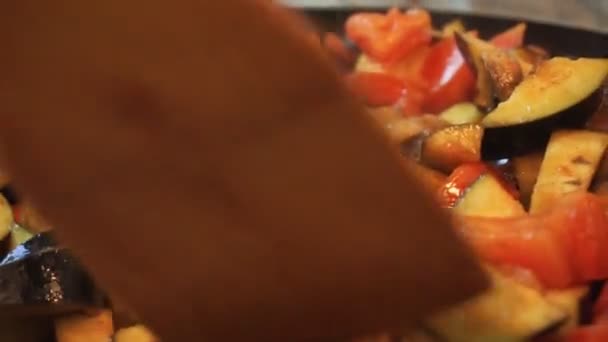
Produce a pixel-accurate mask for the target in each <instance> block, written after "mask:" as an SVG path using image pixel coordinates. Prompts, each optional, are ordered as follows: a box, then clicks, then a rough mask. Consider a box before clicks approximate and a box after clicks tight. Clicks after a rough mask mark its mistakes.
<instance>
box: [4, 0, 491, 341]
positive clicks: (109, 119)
mask: <svg viewBox="0 0 608 342" xmlns="http://www.w3.org/2000/svg"><path fill="white" fill-rule="evenodd" d="M2 15H3V18H2V20H0V39H1V41H2V42H3V53H2V54H1V56H0V69H1V72H0V74H1V75H2V77H1V79H2V83H1V86H0V87H1V88H0V91H1V99H0V100H1V102H0V104H1V106H2V107H1V108H2V120H0V123H1V124H0V136H1V139H2V141H3V143H4V156H5V157H6V159H7V161H8V165H9V166H10V167H11V168H12V169H11V171H12V173H13V174H14V177H15V180H16V183H17V185H18V187H19V189H21V191H23V192H24V193H25V194H26V195H27V196H29V197H31V198H32V200H33V202H34V203H35V204H37V205H38V206H39V207H40V208H41V209H42V212H43V214H44V215H45V216H47V217H48V218H49V219H50V221H51V222H52V223H54V224H55V225H56V227H57V233H58V234H59V235H60V237H61V238H63V240H64V241H65V242H66V243H68V244H70V245H71V246H72V248H73V249H74V251H75V252H76V253H77V254H78V255H79V256H80V257H81V258H82V260H83V261H84V262H85V263H86V264H87V265H88V266H89V267H90V268H91V269H92V271H93V273H94V274H95V275H96V277H97V278H98V280H99V281H100V282H101V283H102V284H103V285H104V286H105V287H106V288H108V289H109V291H110V292H111V293H113V294H116V295H118V296H120V297H121V298H123V299H126V300H128V301H129V303H130V304H131V305H132V306H133V307H134V308H135V309H136V310H137V311H138V312H139V314H140V315H141V317H143V319H145V320H146V323H148V324H150V325H151V326H152V327H153V328H154V329H155V330H156V331H157V332H158V334H159V335H160V336H162V337H163V338H164V339H165V340H166V341H199V340H201V339H203V338H205V340H209V341H246V340H247V341H300V340H302V341H304V340H306V341H308V340H315V341H316V340H328V339H332V338H338V337H346V336H351V335H357V334H364V333H368V332H375V331H380V330H383V329H396V330H399V329H405V328H408V327H410V326H411V325H412V324H414V322H415V321H416V320H417V319H419V318H420V317H422V316H424V315H425V314H428V313H430V312H431V311H433V310H435V309H437V308H439V307H442V306H445V305H449V304H453V303H455V302H457V301H460V300H463V299H465V298H466V297H468V296H470V295H472V294H474V293H475V292H476V291H478V290H480V289H482V288H483V286H484V278H483V277H482V275H481V273H480V271H479V269H478V267H477V265H476V263H475V262H474V261H473V258H472V257H471V256H470V254H469V253H468V251H467V250H466V249H465V248H464V247H463V244H462V243H461V242H460V241H459V240H458V239H457V238H456V236H455V235H454V234H453V232H452V231H451V230H450V228H449V226H448V221H447V220H446V219H445V217H444V216H443V215H442V214H441V213H440V212H439V211H438V210H437V209H434V207H433V205H432V204H431V202H430V200H429V198H430V197H429V196H426V195H424V194H423V193H422V191H421V190H419V187H418V186H417V184H415V183H414V182H413V181H412V180H411V179H410V178H409V177H407V176H406V175H405V174H404V171H403V169H402V167H401V166H400V163H399V160H398V157H397V155H396V152H394V151H393V150H391V149H390V148H389V144H387V142H386V141H385V140H384V137H383V135H382V134H381V133H380V131H379V130H378V129H377V128H376V127H375V126H373V124H372V123H371V121H370V120H369V119H367V118H366V117H365V115H364V114H363V112H362V110H361V108H359V107H358V106H357V105H356V104H354V103H353V102H352V101H351V99H350V96H349V95H348V94H347V93H346V92H345V90H344V89H343V88H342V87H341V84H340V82H339V79H338V77H337V75H336V74H335V73H334V72H333V70H332V69H331V67H330V65H329V63H327V61H326V60H325V59H324V57H323V56H322V55H321V54H320V53H319V52H318V51H316V50H315V49H314V48H313V46H312V45H309V44H308V43H306V39H305V38H304V35H303V34H301V33H299V31H298V29H297V28H296V25H294V24H293V21H292V19H291V17H290V16H288V15H284V14H282V13H281V11H280V10H279V9H277V8H275V7H273V6H272V5H270V3H269V2H265V1H264V2H262V1H260V2H258V1H246V0H232V1H207V0H203V1H201V0H171V1H169V0H164V1H163V0H146V1H143V0H105V1H93V2H90V1H81V0H56V1H52V2H44V1H42V2H41V1H34V0H20V1H12V2H9V3H7V4H5V6H4V8H3V11H2Z"/></svg>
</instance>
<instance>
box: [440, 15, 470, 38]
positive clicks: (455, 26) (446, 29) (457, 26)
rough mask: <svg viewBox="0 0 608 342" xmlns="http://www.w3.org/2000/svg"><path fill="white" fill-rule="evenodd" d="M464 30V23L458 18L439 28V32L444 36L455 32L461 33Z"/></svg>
mask: <svg viewBox="0 0 608 342" xmlns="http://www.w3.org/2000/svg"><path fill="white" fill-rule="evenodd" d="M465 31H466V28H465V27H464V23H463V22H462V21H461V20H458V19H457V20H452V21H450V22H449V23H447V24H445V25H443V27H442V28H441V33H442V35H443V36H444V37H450V36H452V35H454V33H456V32H458V33H463V32H465Z"/></svg>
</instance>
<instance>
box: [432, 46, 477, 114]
mask: <svg viewBox="0 0 608 342" xmlns="http://www.w3.org/2000/svg"><path fill="white" fill-rule="evenodd" d="M422 77H423V79H424V80H425V81H426V82H427V85H428V87H429V91H428V94H427V95H426V100H425V102H424V105H423V109H424V111H425V112H428V113H439V112H441V111H443V110H445V109H447V108H449V107H450V106H452V105H454V104H456V103H459V102H463V101H469V100H471V98H472V96H473V91H474V89H475V76H474V74H473V71H472V70H471V68H470V67H469V65H468V64H467V62H466V61H465V59H464V57H463V56H462V53H461V52H460V51H459V49H458V46H457V45H456V40H455V38H454V37H453V36H449V37H446V38H443V39H442V40H441V41H439V42H437V43H436V44H435V45H433V46H432V47H431V51H430V52H429V54H428V56H427V58H426V61H425V63H424V65H423V67H422Z"/></svg>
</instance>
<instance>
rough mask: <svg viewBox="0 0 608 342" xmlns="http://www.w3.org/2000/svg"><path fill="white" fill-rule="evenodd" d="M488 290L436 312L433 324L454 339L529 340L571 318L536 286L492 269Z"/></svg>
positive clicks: (476, 341)
mask: <svg viewBox="0 0 608 342" xmlns="http://www.w3.org/2000/svg"><path fill="white" fill-rule="evenodd" d="M490 274H491V276H492V284H493V287H492V288H491V289H490V291H488V292H487V293H485V294H483V295H481V296H480V297H478V298H476V299H473V300H472V301H470V302H467V303H465V304H463V305H460V306H458V307H455V308H452V309H449V310H447V311H445V312H442V313H440V314H439V315H436V316H435V317H433V318H432V319H431V320H430V328H431V329H432V330H433V331H435V332H437V333H438V334H439V335H440V336H442V337H443V338H444V339H445V340H446V341H450V342H507V341H508V342H511V341H525V340H527V338H529V337H532V336H535V335H536V334H538V333H539V332H542V331H546V329H547V328H549V327H554V326H557V325H559V324H561V323H562V322H565V321H566V320H567V319H568V314H567V313H566V312H565V311H564V310H562V309H561V308H560V307H559V306H557V305H554V304H552V303H550V302H548V301H547V300H546V299H545V298H544V297H543V295H542V294H541V293H540V292H538V291H537V290H535V289H532V288H529V287H526V286H524V285H522V284H520V283H518V282H517V281H515V280H513V279H510V278H508V277H505V276H503V275H501V274H500V273H498V272H496V271H492V270H491V271H490Z"/></svg>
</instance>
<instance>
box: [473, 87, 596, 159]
mask: <svg viewBox="0 0 608 342" xmlns="http://www.w3.org/2000/svg"><path fill="white" fill-rule="evenodd" d="M602 92H603V89H602V88H601V87H600V88H598V89H597V90H596V91H594V92H593V93H592V94H591V95H589V96H588V97H587V98H586V99H584V100H582V101H581V102H579V103H577V104H575V105H573V106H571V107H569V108H567V109H565V110H563V111H560V112H558V113H555V114H553V115H550V116H547V117H545V118H542V119H539V120H535V121H531V122H525V123H521V124H517V125H510V126H502V127H486V128H485V130H484V135H483V139H482V142H481V158H482V159H483V160H499V159H503V158H511V157H517V156H521V155H524V154H527V153H529V152H532V151H535V150H539V149H543V148H544V147H545V146H546V145H547V143H548V142H549V138H550V137H551V133H552V132H553V131H555V130H558V129H568V128H581V127H584V126H585V124H586V123H587V121H588V120H589V118H590V117H591V115H593V113H595V112H596V111H597V109H598V107H599V106H600V104H601V100H602V96H603V94H602Z"/></svg>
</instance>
